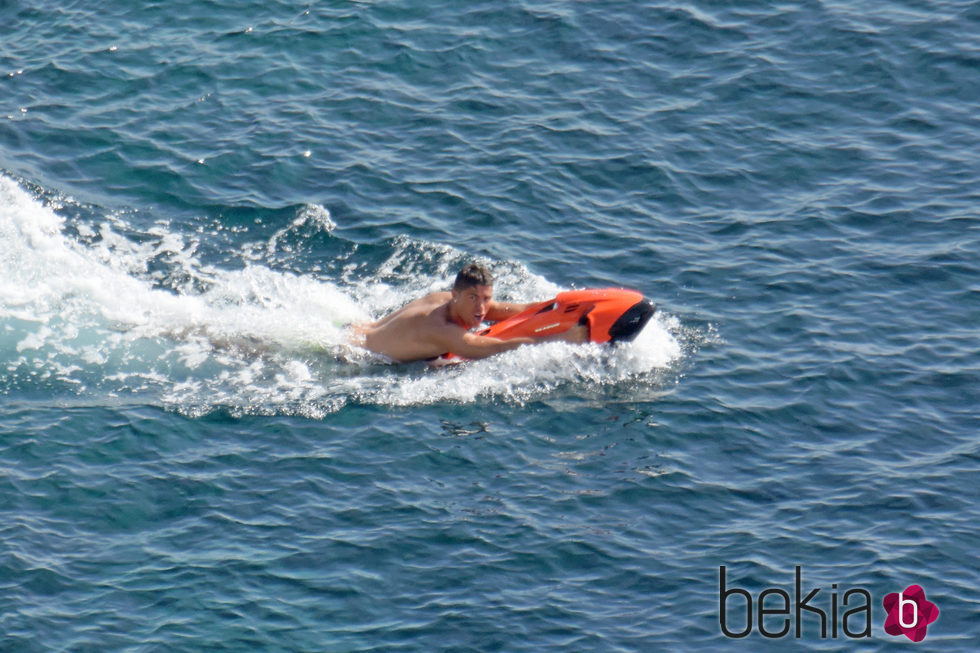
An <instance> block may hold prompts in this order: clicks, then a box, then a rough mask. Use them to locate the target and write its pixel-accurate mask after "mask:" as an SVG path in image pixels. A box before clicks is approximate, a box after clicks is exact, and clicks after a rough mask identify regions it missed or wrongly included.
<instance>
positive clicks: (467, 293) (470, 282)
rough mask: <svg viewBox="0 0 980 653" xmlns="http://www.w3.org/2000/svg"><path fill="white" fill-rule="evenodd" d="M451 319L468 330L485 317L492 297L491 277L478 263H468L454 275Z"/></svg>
mask: <svg viewBox="0 0 980 653" xmlns="http://www.w3.org/2000/svg"><path fill="white" fill-rule="evenodd" d="M452 294H453V301H452V307H451V311H452V314H453V317H454V318H455V319H457V320H459V321H462V322H463V323H464V324H466V326H467V327H468V328H470V329H472V328H473V327H476V326H479V325H480V323H481V322H483V318H485V317H486V315H487V311H488V310H489V308H490V300H491V299H492V297H493V276H492V275H491V274H490V271H489V270H487V269H486V268H485V267H483V266H482V265H480V264H478V263H469V264H467V265H465V266H463V269H461V270H460V271H459V274H457V275H456V281H455V282H454V283H453V291H452Z"/></svg>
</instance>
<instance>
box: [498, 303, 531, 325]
mask: <svg viewBox="0 0 980 653" xmlns="http://www.w3.org/2000/svg"><path fill="white" fill-rule="evenodd" d="M538 303H540V302H531V303H530V304H515V303H514V302H498V301H491V302H490V306H489V308H488V309H487V315H486V318H485V319H486V320H487V321H488V322H500V321H501V320H506V319H507V318H509V317H511V316H513V315H517V314H518V313H520V312H522V311H525V310H527V309H528V308H529V307H531V306H534V305H535V304H538Z"/></svg>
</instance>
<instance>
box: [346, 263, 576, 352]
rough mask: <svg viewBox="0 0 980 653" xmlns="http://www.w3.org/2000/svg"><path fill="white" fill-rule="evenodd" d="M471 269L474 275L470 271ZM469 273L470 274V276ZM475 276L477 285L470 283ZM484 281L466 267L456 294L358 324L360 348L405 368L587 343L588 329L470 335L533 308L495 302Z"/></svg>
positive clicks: (419, 302)
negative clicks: (506, 336) (543, 345)
mask: <svg viewBox="0 0 980 653" xmlns="http://www.w3.org/2000/svg"><path fill="white" fill-rule="evenodd" d="M472 268H475V269H476V272H472V270H471V269H472ZM467 271H470V272H472V274H470V276H469V277H467V276H466V274H468V272H467ZM473 274H475V275H476V276H475V279H476V281H477V283H472V281H473V280H474V277H473ZM461 278H463V282H462V283H461V281H460V279H461ZM484 282H490V283H492V280H491V278H490V276H489V273H487V272H486V271H485V270H483V269H482V268H480V267H479V266H474V265H470V266H467V267H465V268H463V270H461V271H460V275H459V276H458V277H457V280H456V283H455V285H454V287H453V290H452V292H435V293H431V294H429V295H426V296H425V297H422V298H420V299H416V300H415V301H413V302H411V303H409V304H406V305H405V306H403V307H402V308H400V309H398V310H397V311H395V312H393V313H391V314H389V315H387V316H386V317H384V318H382V319H381V320H378V321H377V322H373V323H370V324H360V325H355V326H354V327H353V330H354V332H355V334H356V335H357V336H359V338H362V339H363V342H362V343H358V344H363V346H364V347H365V348H367V349H370V350H371V351H373V352H376V353H378V354H383V355H384V356H387V357H388V358H390V359H392V360H394V361H397V362H399V363H407V362H410V361H417V360H428V359H433V358H437V357H439V356H442V355H443V354H446V353H449V352H452V353H454V354H456V355H458V356H462V357H463V358H485V357H487V356H492V355H493V354H498V353H500V352H503V351H508V350H510V349H515V348H517V347H520V346H521V345H526V344H531V343H536V342H547V341H555V340H563V341H565V342H586V341H588V338H589V334H588V329H587V327H584V326H578V327H575V328H573V329H570V330H569V331H566V332H565V333H562V334H559V335H557V336H549V337H547V338H514V339H510V340H500V339H498V338H488V337H486V336H479V335H476V334H475V333H471V332H470V329H473V328H475V327H477V326H479V325H480V324H481V323H482V322H483V321H484V320H486V321H490V322H497V321H500V320H504V319H506V318H508V317H510V316H511V315H516V314H517V313H520V312H521V311H523V310H524V309H525V308H526V307H527V306H529V305H530V304H513V303H509V302H498V301H495V300H494V299H493V287H492V286H491V285H490V283H484Z"/></svg>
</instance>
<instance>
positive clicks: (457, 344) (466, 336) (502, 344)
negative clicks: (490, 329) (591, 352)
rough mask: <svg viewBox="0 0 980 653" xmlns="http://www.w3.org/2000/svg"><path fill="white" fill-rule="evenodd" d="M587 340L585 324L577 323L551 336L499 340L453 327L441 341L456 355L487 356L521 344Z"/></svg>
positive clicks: (468, 356) (587, 332)
mask: <svg viewBox="0 0 980 653" xmlns="http://www.w3.org/2000/svg"><path fill="white" fill-rule="evenodd" d="M588 340H589V329H588V327H586V326H582V325H578V326H574V327H572V328H571V329H569V330H568V331H565V332H564V333H558V334H555V335H552V336H544V337H541V338H526V337H525V338H511V339H509V340H501V339H499V338H490V337H488V336H479V335H477V334H475V333H470V332H468V331H463V330H462V329H454V330H452V331H447V332H445V334H444V335H443V338H442V341H443V342H444V343H445V346H446V350H447V351H451V352H452V353H454V354H456V355H457V356H462V357H463V358H474V359H475V358H486V357H487V356H493V355H494V354H500V353H502V352H505V351H510V350H511V349H517V348H518V347H520V346H522V345H532V344H538V343H544V342H558V341H563V342H571V343H582V342H588Z"/></svg>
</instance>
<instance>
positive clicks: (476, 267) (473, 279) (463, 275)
mask: <svg viewBox="0 0 980 653" xmlns="http://www.w3.org/2000/svg"><path fill="white" fill-rule="evenodd" d="M492 285H493V276H491V274H490V271H489V270H487V269H486V268H485V267H483V266H482V265H480V264H479V263H467V264H466V265H464V266H463V269H462V270H460V271H459V274H457V275H456V281H455V282H453V290H456V291H462V290H466V289H467V288H472V287H473V286H492Z"/></svg>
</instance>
